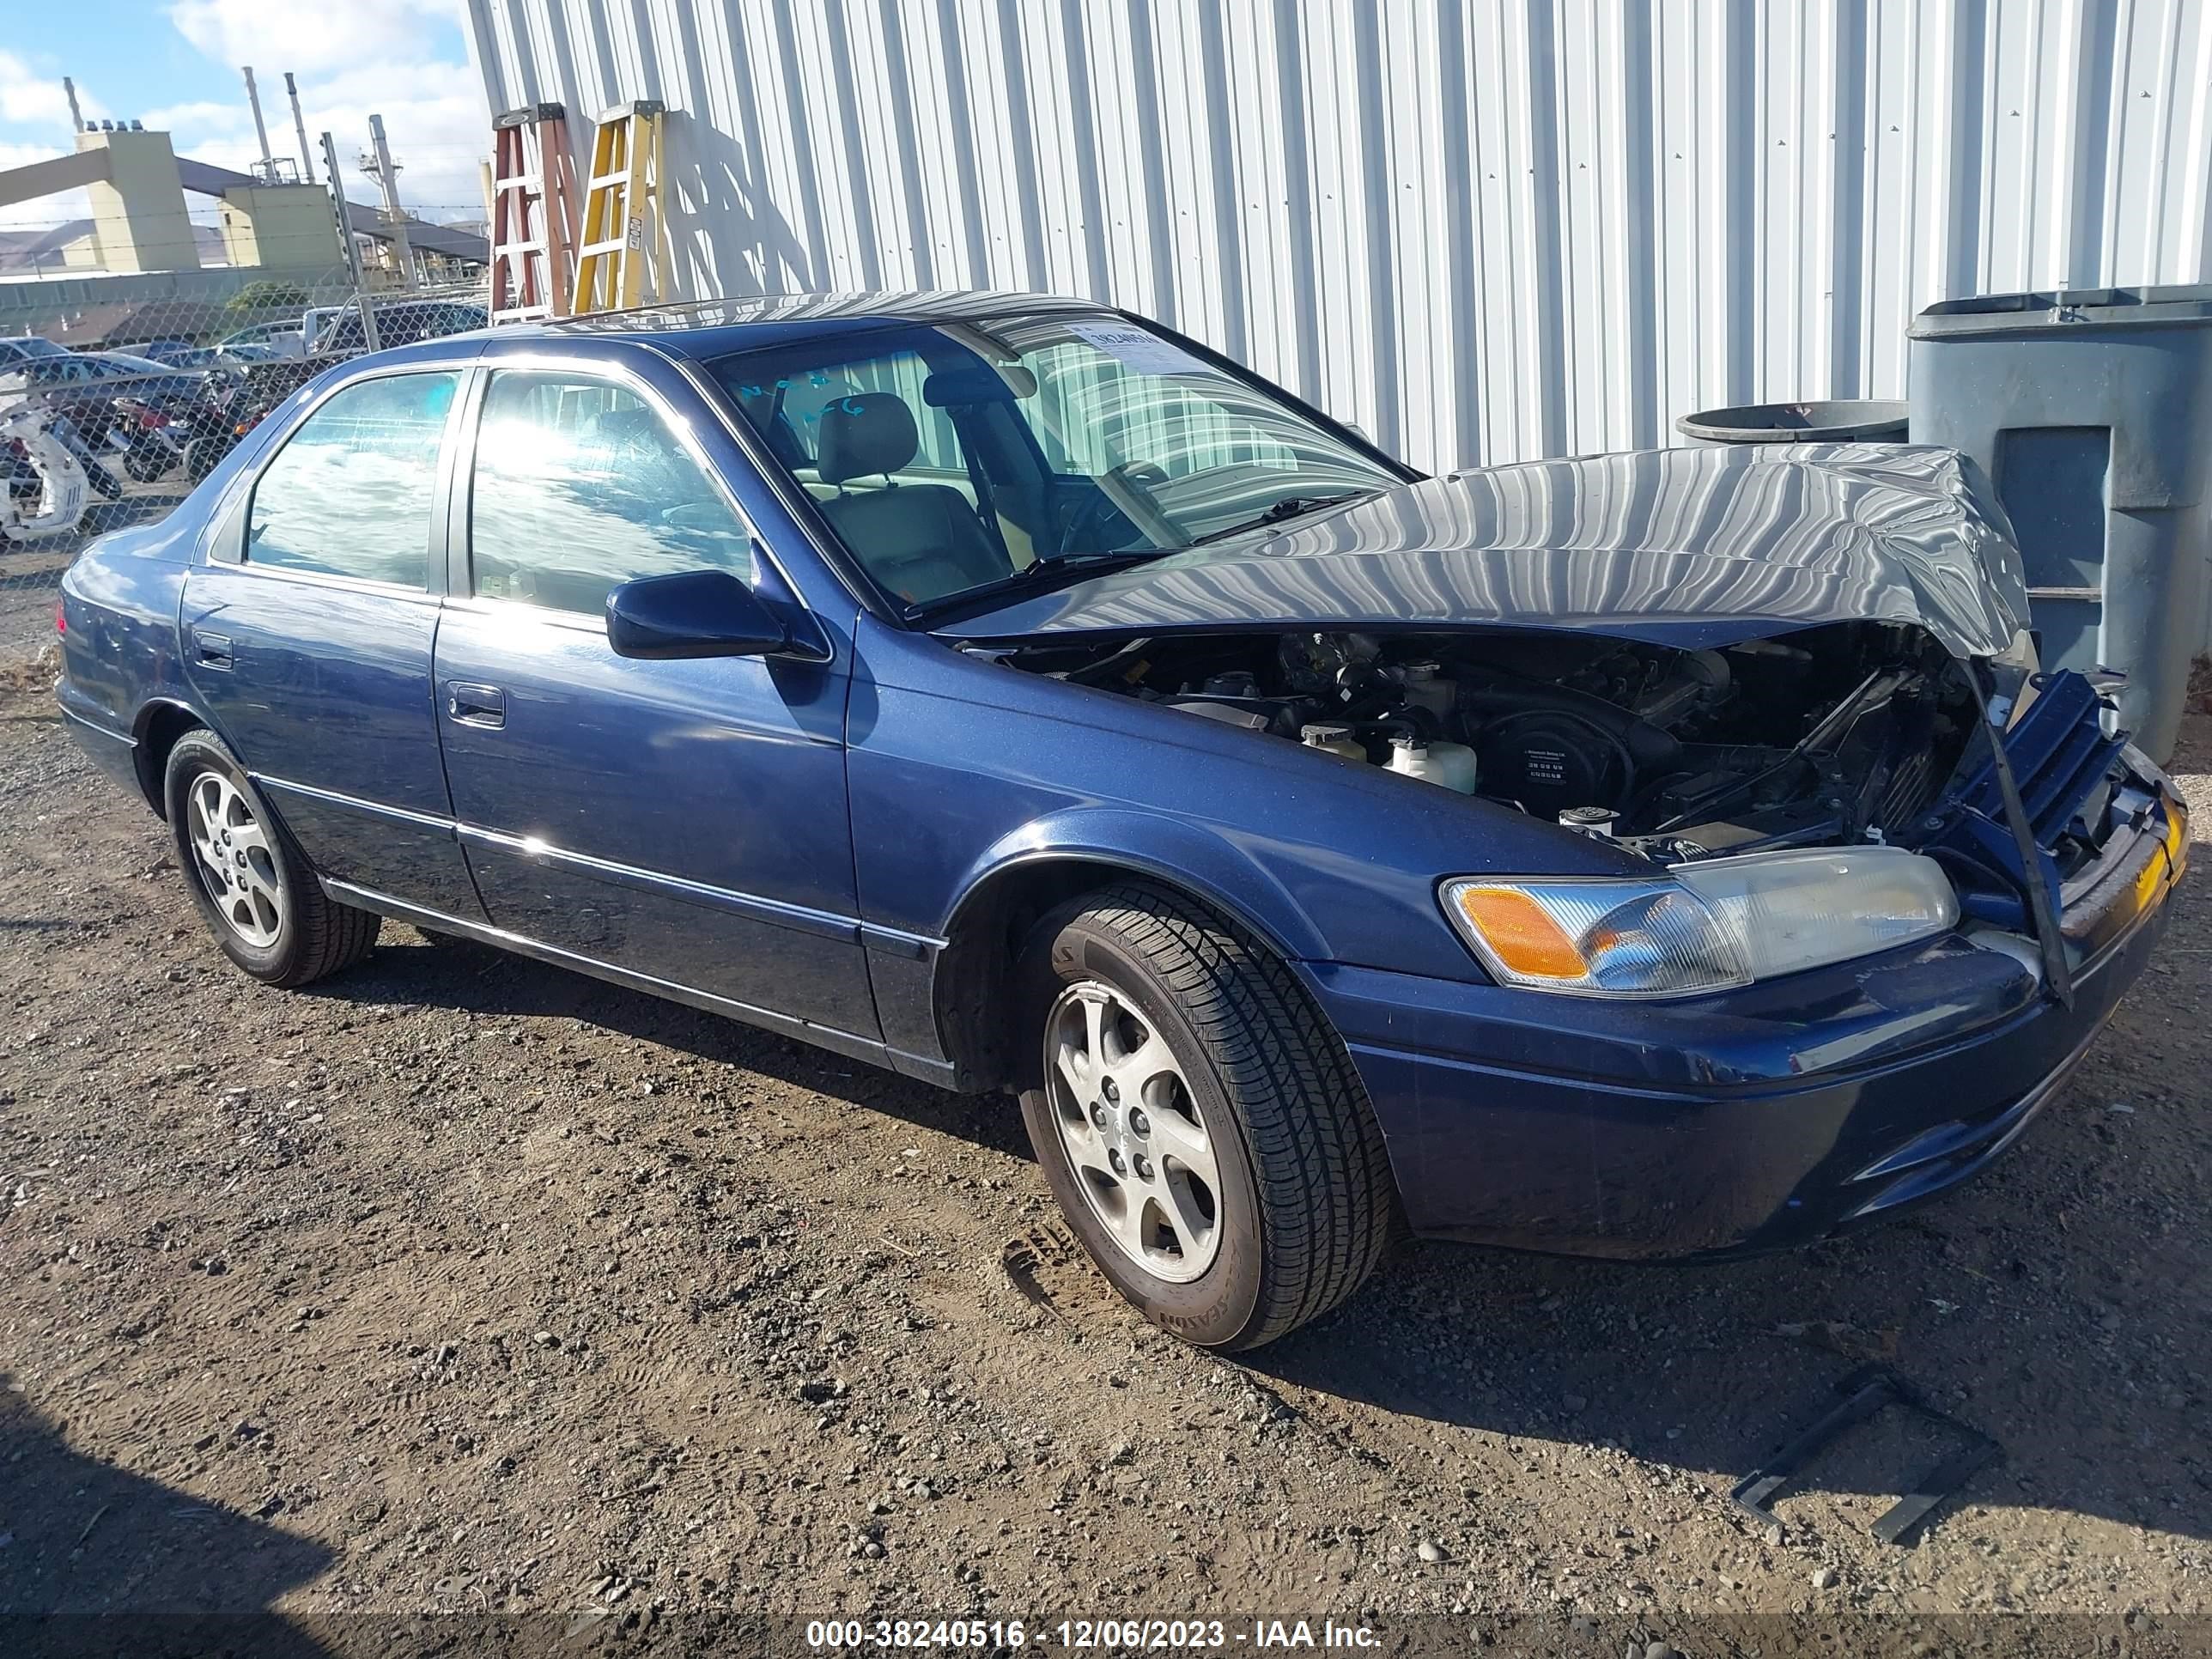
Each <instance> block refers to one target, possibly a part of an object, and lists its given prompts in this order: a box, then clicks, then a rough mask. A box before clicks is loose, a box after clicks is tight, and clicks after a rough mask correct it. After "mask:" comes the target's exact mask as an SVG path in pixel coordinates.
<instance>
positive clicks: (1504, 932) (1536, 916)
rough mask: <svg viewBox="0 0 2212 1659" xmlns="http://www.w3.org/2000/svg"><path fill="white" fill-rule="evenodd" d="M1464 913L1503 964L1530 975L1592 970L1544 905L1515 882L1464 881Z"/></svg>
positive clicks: (1579, 974) (1569, 976)
mask: <svg viewBox="0 0 2212 1659" xmlns="http://www.w3.org/2000/svg"><path fill="white" fill-rule="evenodd" d="M1458 898H1459V908H1460V914H1461V915H1463V916H1465V917H1466V918H1467V920H1468V925H1469V926H1470V927H1473V928H1474V931H1475V932H1476V933H1479V934H1480V935H1481V938H1482V941H1483V943H1484V944H1486V945H1488V946H1489V947H1490V949H1491V951H1492V953H1493V954H1494V955H1495V956H1496V957H1497V958H1498V963H1499V964H1500V965H1501V966H1503V967H1504V968H1506V969H1510V971H1512V972H1514V973H1516V974H1524V975H1528V977H1530V978H1532V979H1580V978H1581V977H1582V976H1583V975H1585V974H1587V973H1588V972H1589V963H1587V962H1585V961H1583V953H1582V952H1581V951H1577V949H1576V948H1575V942H1574V941H1573V940H1572V939H1569V938H1568V937H1567V935H1566V932H1565V929H1563V928H1562V927H1560V926H1559V923H1558V922H1556V921H1553V920H1552V918H1551V917H1550V916H1549V915H1546V914H1545V912H1544V907H1543V906H1542V905H1541V904H1539V903H1537V902H1536V901H1535V900H1534V899H1533V898H1531V897H1529V896H1528V894H1526V893H1524V892H1522V891H1520V890H1518V889H1516V888H1512V887H1464V888H1462V889H1461V890H1460V892H1459V895H1458Z"/></svg>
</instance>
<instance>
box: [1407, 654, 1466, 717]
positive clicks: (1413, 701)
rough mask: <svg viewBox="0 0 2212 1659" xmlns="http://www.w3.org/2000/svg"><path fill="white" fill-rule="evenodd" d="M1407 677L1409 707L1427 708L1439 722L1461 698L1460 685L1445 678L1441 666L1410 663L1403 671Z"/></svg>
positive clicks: (1427, 663)
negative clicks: (1459, 697)
mask: <svg viewBox="0 0 2212 1659" xmlns="http://www.w3.org/2000/svg"><path fill="white" fill-rule="evenodd" d="M1401 672H1403V673H1404V675H1405V677H1406V702H1407V705H1408V706H1409V707H1412V708H1425V709H1427V710H1428V711H1429V713H1431V714H1434V715H1435V716H1436V717H1437V719H1438V720H1442V719H1443V717H1444V716H1445V715H1447V714H1450V713H1451V711H1452V704H1453V702H1455V701H1456V700H1457V698H1458V696H1459V683H1458V682H1457V681H1455V680H1448V679H1446V678H1444V677H1443V666H1442V665H1440V664H1437V663H1432V662H1409V663H1407V665H1405V667H1404V669H1403V670H1401Z"/></svg>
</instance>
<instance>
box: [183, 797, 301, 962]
mask: <svg viewBox="0 0 2212 1659" xmlns="http://www.w3.org/2000/svg"><path fill="white" fill-rule="evenodd" d="M185 815H186V817H185V831H186V834H187V836H189V838H190V840H191V844H192V852H193V854H194V856H195V857H196V858H197V860H198V861H199V866H200V867H199V877H200V884H201V885H202V887H204V889H205V890H206V891H207V896H208V897H209V899H210V901H212V902H213V903H214V905H215V908H216V915H219V916H221V917H222V921H223V925H224V926H225V927H228V928H229V929H230V931H231V932H232V933H235V934H236V935H237V936H238V937H239V938H240V939H242V940H244V941H245V942H246V944H248V945H252V947H253V948H254V949H256V950H258V951H265V950H267V949H268V948H269V947H270V945H274V944H276V936H277V934H278V933H281V932H282V931H283V926H284V874H283V869H282V867H281V866H279V864H278V863H277V860H276V848H274V847H272V846H271V845H270V840H269V831H268V829H267V828H266V827H265V826H264V824H263V823H262V822H261V820H260V818H259V817H257V816H256V815H255V813H254V811H253V805H252V802H251V801H249V800H247V799H246V795H245V793H244V792H243V791H242V790H240V788H239V787H238V786H237V785H236V784H234V783H233V782H232V781H230V780H229V779H228V778H227V777H225V776H223V775H222V773H220V772H203V773H201V774H200V775H199V776H197V778H194V779H193V780H192V784H191V790H190V791H189V792H188V793H186V795H185Z"/></svg>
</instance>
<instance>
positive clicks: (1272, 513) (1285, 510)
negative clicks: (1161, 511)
mask: <svg viewBox="0 0 2212 1659" xmlns="http://www.w3.org/2000/svg"><path fill="white" fill-rule="evenodd" d="M1382 493H1383V492H1382V491H1381V490H1379V489H1346V490H1341V491H1340V492H1339V493H1337V494H1336V495H1285V496H1284V497H1283V499H1282V500H1281V501H1276V502H1274V503H1273V504H1272V505H1270V506H1269V507H1267V510H1266V511H1264V512H1261V513H1254V514H1253V515H1252V516H1251V517H1250V518H1249V519H1246V520H1243V521H1242V522H1241V523H1237V524H1232V525H1230V526H1227V527H1226V528H1225V529H1221V530H1209V531H1207V532H1206V534H1204V535H1203V536H1196V537H1194V538H1192V539H1191V545H1192V546H1193V547H1198V546H1201V545H1203V544H1206V543H1207V542H1218V541H1226V540H1227V539H1228V538H1230V537H1231V536H1241V535H1243V533H1244V532H1246V531H1248V530H1260V529H1263V528H1265V527H1266V526H1268V525H1271V524H1280V523H1282V522H1283V520H1285V519H1302V518H1304V516H1305V515H1306V514H1307V513H1318V512H1320V511H1321V510H1322V508H1324V507H1343V506H1345V505H1346V504H1347V503H1348V502H1352V501H1365V500H1366V499H1367V498H1368V497H1369V496H1370V495H1381V494H1382Z"/></svg>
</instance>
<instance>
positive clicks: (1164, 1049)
mask: <svg viewBox="0 0 2212 1659" xmlns="http://www.w3.org/2000/svg"><path fill="white" fill-rule="evenodd" d="M1045 1090H1046V1094H1047V1097H1048V1099H1049V1101H1050V1103H1051V1105H1052V1115H1053V1121H1054V1123H1055V1124H1056V1125H1057V1126H1058V1127H1059V1130H1060V1146H1061V1148H1062V1149H1063V1150H1064V1151H1065V1152H1066V1154H1067V1158H1068V1162H1069V1163H1070V1164H1071V1165H1073V1168H1074V1170H1075V1175H1076V1179H1077V1182H1078V1183H1079V1185H1080V1186H1081V1187H1082V1188H1083V1192H1084V1196H1085V1199H1087V1200H1089V1202H1090V1205H1091V1211H1092V1213H1094V1214H1095V1215H1096V1216H1097V1218H1098V1219H1099V1221H1100V1222H1101V1223H1102V1224H1103V1225H1104V1227H1105V1230H1106V1234H1107V1237H1109V1238H1111V1239H1112V1240H1113V1242H1114V1244H1115V1248H1116V1249H1119V1250H1120V1251H1121V1254H1122V1255H1125V1256H1127V1258H1128V1259H1129V1260H1130V1261H1133V1262H1134V1263H1135V1264H1136V1265H1137V1266H1138V1267H1141V1268H1143V1269H1144V1270H1145V1271H1146V1273H1151V1274H1152V1275H1153V1276H1154V1277H1155V1278H1158V1279H1170V1280H1174V1281H1176V1282H1178V1283H1184V1282H1188V1281H1189V1280H1191V1279H1196V1278H1198V1277H1199V1276H1200V1274H1202V1273H1205V1272H1206V1269H1207V1268H1208V1267H1211V1266H1212V1264H1213V1259H1214V1256H1215V1255H1217V1254H1218V1252H1219V1249H1220V1246H1221V1200H1220V1196H1219V1194H1220V1191H1221V1177H1220V1174H1219V1170H1218V1165H1217V1164H1216V1163H1215V1161H1214V1156H1213V1146H1212V1141H1211V1139H1209V1138H1208V1137H1207V1134H1206V1122H1205V1120H1204V1119H1203V1118H1202V1117H1200V1115H1199V1110H1198V1103H1197V1102H1196V1100H1195V1099H1194V1097H1193V1095H1192V1093H1191V1088H1190V1083H1189V1079H1187V1078H1185V1077H1184V1075H1183V1073H1182V1067H1181V1066H1179V1065H1177V1064H1176V1059H1175V1056H1174V1055H1173V1054H1171V1053H1170V1051H1169V1048H1168V1045H1167V1042H1166V1040H1165V1039H1164V1037H1163V1036H1161V1035H1160V1033H1159V1032H1158V1030H1155V1029H1154V1028H1153V1027H1152V1024H1151V1023H1150V1022H1149V1021H1147V1020H1146V1018H1145V1017H1144V1016H1143V1015H1142V1014H1140V1013H1139V1012H1137V1010H1136V1009H1135V1008H1134V1007H1133V1006H1132V1005H1131V1004H1130V1002H1129V1001H1128V1000H1127V998H1125V997H1124V996H1123V995H1122V994H1121V993H1120V992H1119V991H1116V990H1115V989H1114V988H1113V987H1111V986H1109V985H1106V984H1103V983H1101V982H1100V981H1097V980H1085V981H1081V982H1080V983H1079V984H1075V985H1071V986H1069V987H1067V989H1066V990H1065V991H1063V992H1062V993H1061V994H1060V997H1059V999H1058V1000H1056V1001H1054V1004H1053V1005H1052V1010H1051V1012H1050V1013H1049V1014H1048V1015H1047V1017H1046V1020H1045Z"/></svg>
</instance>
